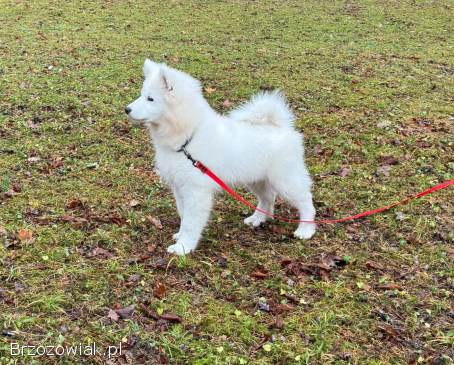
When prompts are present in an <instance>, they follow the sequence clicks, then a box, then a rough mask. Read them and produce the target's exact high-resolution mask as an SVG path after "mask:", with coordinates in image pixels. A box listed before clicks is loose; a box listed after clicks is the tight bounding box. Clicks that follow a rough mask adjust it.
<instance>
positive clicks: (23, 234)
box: [17, 229, 33, 242]
mask: <svg viewBox="0 0 454 365" xmlns="http://www.w3.org/2000/svg"><path fill="white" fill-rule="evenodd" d="M17 237H18V238H19V240H21V241H22V242H24V241H31V240H32V238H33V233H32V232H30V231H27V230H26V229H21V230H20V231H19V232H18V234H17Z"/></svg>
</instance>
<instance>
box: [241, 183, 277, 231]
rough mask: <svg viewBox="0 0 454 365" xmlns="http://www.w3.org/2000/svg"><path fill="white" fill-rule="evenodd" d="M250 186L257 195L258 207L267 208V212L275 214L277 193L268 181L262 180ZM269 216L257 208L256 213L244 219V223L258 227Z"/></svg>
mask: <svg viewBox="0 0 454 365" xmlns="http://www.w3.org/2000/svg"><path fill="white" fill-rule="evenodd" d="M248 188H249V190H250V191H251V192H252V193H254V195H255V196H256V197H257V208H259V209H262V210H266V211H267V212H270V213H271V214H273V211H274V200H275V199H276V193H275V192H274V191H273V189H272V188H271V186H270V185H269V184H268V182H266V181H260V182H256V183H253V184H249V185H248ZM268 218H269V217H267V216H266V215H265V214H263V213H261V212H259V211H257V210H256V211H255V212H254V214H252V215H251V216H250V217H247V218H246V219H245V220H244V223H246V224H247V225H249V226H252V227H258V226H260V224H262V223H264V222H266V220H267V219H268Z"/></svg>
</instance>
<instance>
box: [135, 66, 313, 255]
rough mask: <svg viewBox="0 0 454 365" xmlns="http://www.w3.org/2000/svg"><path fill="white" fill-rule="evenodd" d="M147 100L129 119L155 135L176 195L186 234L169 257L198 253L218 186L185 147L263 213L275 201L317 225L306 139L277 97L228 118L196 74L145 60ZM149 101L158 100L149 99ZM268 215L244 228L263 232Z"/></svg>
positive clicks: (263, 97) (304, 235)
mask: <svg viewBox="0 0 454 365" xmlns="http://www.w3.org/2000/svg"><path fill="white" fill-rule="evenodd" d="M144 74H145V81H144V83H143V87H142V91H141V95H140V97H139V98H138V99H136V100H135V101H134V102H132V103H131V104H130V105H128V108H130V112H129V118H130V119H131V120H132V121H134V122H138V123H142V124H144V125H145V126H146V128H147V129H148V131H149V134H150V137H151V139H152V141H153V144H154V147H155V150H156V155H155V158H156V167H157V168H158V170H159V172H160V175H161V177H162V178H163V179H164V180H165V181H166V182H167V183H168V185H169V186H170V188H171V189H172V192H173V194H174V196H175V201H176V205H177V210H178V214H179V215H180V218H181V225H180V230H179V232H178V233H176V234H175V235H174V239H175V240H176V243H175V244H173V245H171V246H169V247H168V249H167V250H168V251H169V252H171V253H176V254H178V255H184V254H187V253H189V252H191V251H193V250H195V248H196V247H197V244H198V242H199V239H200V237H201V234H202V231H203V229H204V227H205V225H206V223H207V221H208V218H209V216H210V211H211V207H212V204H213V193H214V192H215V191H216V190H219V187H218V186H217V185H216V184H215V183H214V182H213V181H212V180H211V179H210V178H209V177H208V176H206V175H204V174H202V173H201V172H200V171H199V170H198V169H196V168H194V167H193V166H192V164H191V163H190V161H189V160H188V159H187V158H186V157H185V156H184V154H183V153H177V152H176V151H177V150H178V149H179V148H180V147H181V145H182V144H183V143H184V142H185V141H186V140H187V139H188V138H190V137H191V136H193V138H192V140H191V142H190V143H189V145H188V147H187V149H188V151H189V152H190V153H191V155H192V156H193V157H194V158H195V159H197V160H200V161H201V162H202V163H203V164H204V165H206V166H207V167H208V168H210V169H211V170H213V172H214V173H215V174H217V175H218V176H219V177H220V178H221V179H223V180H224V181H225V182H226V183H227V184H231V185H234V184H239V185H243V186H246V187H248V188H249V189H250V190H251V191H252V192H253V193H254V194H255V195H256V196H257V199H258V207H259V208H261V209H265V210H267V211H269V212H273V207H274V201H275V198H276V195H279V196H281V197H282V198H284V199H286V200H287V201H288V202H289V203H290V204H292V205H293V206H295V207H296V208H297V209H298V211H299V214H300V219H302V220H313V219H314V217H315V209H314V206H313V204H312V194H311V185H312V181H311V178H310V175H309V173H308V171H307V168H306V166H305V164H304V150H303V138H302V135H301V134H300V133H299V132H297V131H296V130H295V128H294V127H293V121H294V119H295V117H294V115H293V113H292V112H291V110H290V108H289V106H288V104H287V102H286V100H285V98H284V96H283V95H282V93H280V92H279V91H274V92H266V93H261V94H259V95H257V96H255V97H253V98H252V100H251V101H250V102H248V103H246V104H244V105H242V106H240V107H239V108H238V109H236V110H233V111H232V112H231V113H230V114H228V115H220V114H218V113H216V112H215V111H214V110H213V109H212V108H211V107H210V106H209V105H208V103H207V101H206V100H205V99H204V97H203V94H202V91H201V87H200V83H199V82H198V81H197V80H195V79H194V78H192V77H191V76H190V75H188V74H186V73H183V72H181V71H178V70H175V69H172V68H170V67H169V66H167V65H165V64H158V63H155V62H152V61H150V60H146V61H145V64H144ZM148 97H151V98H153V101H149V100H147V98H148ZM266 219H267V217H266V216H265V215H263V214H262V213H260V212H257V211H256V212H254V214H253V215H252V216H250V217H249V218H246V219H245V220H244V222H245V223H246V224H248V225H251V226H253V227H257V226H259V225H260V224H262V223H263V222H265V221H266ZM315 228H316V226H315V224H311V223H300V224H299V226H298V228H297V230H296V231H295V232H294V235H295V236H296V237H297V238H300V239H308V238H310V237H312V236H313V234H314V233H315Z"/></svg>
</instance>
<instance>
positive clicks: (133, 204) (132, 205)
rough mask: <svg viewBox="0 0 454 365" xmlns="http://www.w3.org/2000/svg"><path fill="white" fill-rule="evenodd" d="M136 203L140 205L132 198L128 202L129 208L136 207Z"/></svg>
mask: <svg viewBox="0 0 454 365" xmlns="http://www.w3.org/2000/svg"><path fill="white" fill-rule="evenodd" d="M138 205H140V202H139V201H138V200H136V199H132V200H131V201H130V202H129V206H130V207H131V208H134V207H137V206H138Z"/></svg>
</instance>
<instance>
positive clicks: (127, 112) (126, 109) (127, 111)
mask: <svg viewBox="0 0 454 365" xmlns="http://www.w3.org/2000/svg"><path fill="white" fill-rule="evenodd" d="M125 113H126V114H129V113H131V108H130V107H128V106H127V107H126V108H125Z"/></svg>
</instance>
